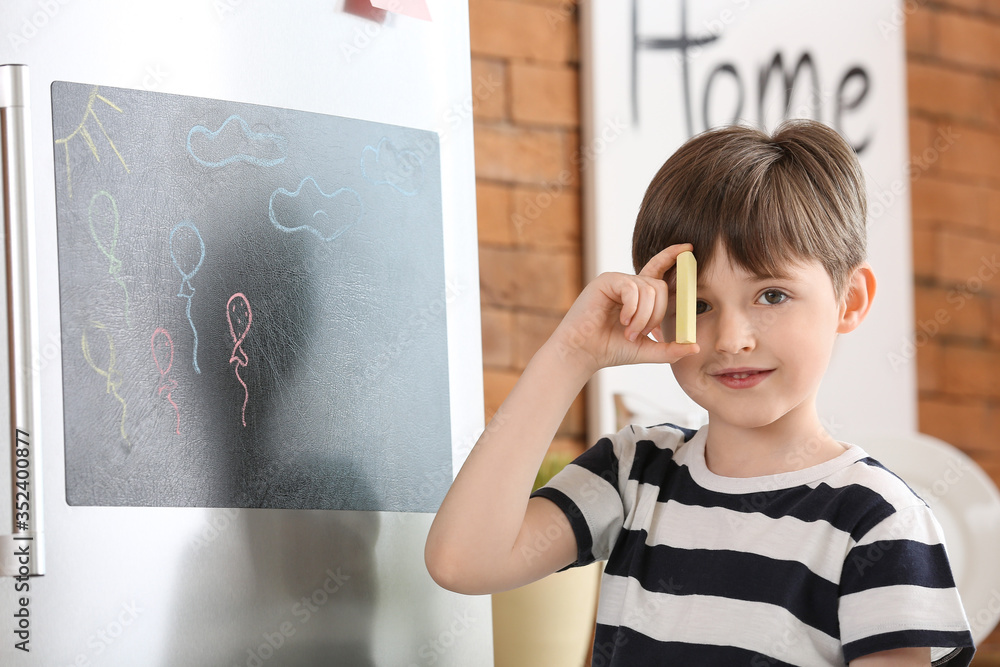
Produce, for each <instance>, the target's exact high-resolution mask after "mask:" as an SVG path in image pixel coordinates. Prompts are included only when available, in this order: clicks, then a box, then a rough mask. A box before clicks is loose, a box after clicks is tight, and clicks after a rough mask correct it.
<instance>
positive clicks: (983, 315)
mask: <svg viewBox="0 0 1000 667" xmlns="http://www.w3.org/2000/svg"><path fill="white" fill-rule="evenodd" d="M914 296H915V304H916V308H915V310H916V318H917V326H916V329H915V332H916V333H917V335H918V336H919V335H921V334H923V336H927V337H930V338H934V337H936V336H938V335H944V336H961V337H964V338H972V339H974V340H980V339H983V338H985V337H986V335H987V331H988V328H989V319H988V318H989V307H990V301H989V299H987V298H984V297H983V296H982V295H979V294H974V293H971V292H968V291H963V290H959V289H954V288H952V289H942V288H926V287H918V288H917V289H916V290H915V293H914Z"/></svg>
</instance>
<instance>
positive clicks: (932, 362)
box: [917, 340, 944, 392]
mask: <svg viewBox="0 0 1000 667" xmlns="http://www.w3.org/2000/svg"><path fill="white" fill-rule="evenodd" d="M943 388H944V380H943V379H942V377H941V346H940V345H938V344H937V341H934V340H931V341H928V342H927V343H926V344H924V345H921V346H920V347H918V348H917V390H918V391H922V392H937V391H941V389H943Z"/></svg>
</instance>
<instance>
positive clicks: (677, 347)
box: [636, 338, 701, 364]
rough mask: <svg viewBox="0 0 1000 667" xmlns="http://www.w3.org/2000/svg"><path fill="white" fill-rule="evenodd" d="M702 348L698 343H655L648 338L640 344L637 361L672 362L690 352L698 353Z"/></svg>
mask: <svg viewBox="0 0 1000 667" xmlns="http://www.w3.org/2000/svg"><path fill="white" fill-rule="evenodd" d="M700 349H701V348H699V347H698V344H697V343H676V342H672V343H654V342H653V341H651V340H649V339H648V338H647V339H646V340H645V341H644V342H643V343H642V345H641V346H640V352H639V355H638V356H639V359H637V360H636V363H654V364H657V363H659V364H672V363H674V362H675V361H677V360H679V359H683V358H684V357H686V356H688V355H690V354H697V353H698V352H699V351H700Z"/></svg>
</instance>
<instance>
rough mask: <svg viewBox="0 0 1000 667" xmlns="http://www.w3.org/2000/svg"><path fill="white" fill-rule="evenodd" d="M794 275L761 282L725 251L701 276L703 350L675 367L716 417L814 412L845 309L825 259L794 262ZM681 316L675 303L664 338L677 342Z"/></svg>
mask: <svg viewBox="0 0 1000 667" xmlns="http://www.w3.org/2000/svg"><path fill="white" fill-rule="evenodd" d="M787 273H788V277H787V278H768V279H764V280H760V279H757V278H755V277H754V276H752V275H751V274H749V273H747V272H746V271H745V270H743V269H742V268H740V267H738V266H735V265H733V264H732V262H731V261H730V259H729V256H728V254H727V253H726V252H725V250H723V249H721V248H719V249H717V251H716V255H715V258H714V259H713V261H712V263H711V265H710V266H709V267H708V269H707V270H706V271H704V272H703V275H701V276H699V279H698V318H697V340H698V345H699V347H700V349H701V351H700V352H698V353H697V354H694V355H690V356H687V357H684V358H683V359H681V360H679V361H677V362H674V363H673V364H672V368H673V372H674V376H675V377H676V378H677V382H678V383H679V384H680V386H681V388H682V389H683V390H684V392H685V393H686V394H687V395H688V396H690V397H691V398H692V399H693V400H694V401H695V402H696V403H698V405H700V406H702V407H703V408H705V409H706V410H708V412H709V417H710V419H711V420H712V422H718V421H720V420H721V421H723V422H727V423H728V424H730V425H732V426H735V427H738V428H756V427H761V426H766V425H768V424H771V423H773V422H776V421H778V420H779V419H781V418H782V417H783V416H785V415H786V414H788V413H790V412H792V411H795V410H797V409H805V410H809V411H812V410H813V409H814V408H813V405H814V402H815V397H816V392H817V390H818V388H819V383H820V380H821V379H822V377H823V374H824V372H825V371H826V368H827V365H828V363H829V361H830V355H831V353H832V351H833V344H834V341H835V340H836V337H837V327H838V323H839V321H840V314H841V309H842V306H841V304H840V303H838V301H837V299H836V297H835V295H834V291H833V283H832V281H831V280H830V276H829V274H828V273H827V272H826V270H825V269H824V268H823V266H822V265H821V264H820V263H819V262H817V261H815V260H813V261H810V262H808V263H802V264H794V265H790V266H789V267H788V268H787ZM671 296H672V295H671ZM674 313H675V311H674V307H673V304H671V305H670V308H669V310H668V312H667V317H666V318H665V319H664V321H663V324H662V325H661V329H662V332H663V335H664V340H673V339H674V326H675V325H674V322H675V317H674Z"/></svg>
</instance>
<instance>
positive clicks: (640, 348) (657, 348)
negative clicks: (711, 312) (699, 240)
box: [549, 243, 698, 374]
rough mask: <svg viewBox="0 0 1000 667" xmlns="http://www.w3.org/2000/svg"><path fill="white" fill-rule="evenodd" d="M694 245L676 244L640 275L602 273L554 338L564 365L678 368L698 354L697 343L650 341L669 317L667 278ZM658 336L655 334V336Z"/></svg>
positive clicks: (594, 369)
mask: <svg viewBox="0 0 1000 667" xmlns="http://www.w3.org/2000/svg"><path fill="white" fill-rule="evenodd" d="M691 249H692V246H691V244H690V243H682V244H678V245H672V246H670V247H668V248H666V249H665V250H662V251H661V252H659V253H658V254H656V255H654V256H653V258H652V259H650V260H649V262H648V263H647V264H646V266H644V267H642V270H641V271H640V272H639V274H638V275H635V276H633V275H629V274H625V273H602V274H601V275H599V276H598V277H597V278H595V279H594V280H593V281H592V282H591V283H590V284H588V285H587V286H586V287H585V288H584V290H583V292H582V293H581V294H580V296H579V297H577V299H576V301H575V302H574V303H573V306H572V307H571V308H570V310H569V312H568V313H567V314H566V317H564V318H563V321H562V322H561V323H560V324H559V326H558V327H557V328H556V331H555V332H554V333H553V334H552V337H551V338H550V339H549V344H552V345H554V346H555V349H556V351H557V352H558V354H559V356H560V357H561V358H563V359H564V360H567V361H571V362H576V363H579V364H581V365H582V369H583V370H584V371H585V372H587V373H589V374H593V373H595V372H597V371H598V370H600V369H601V368H605V367H607V366H621V365H625V364H643V363H673V362H674V361H677V360H678V359H680V358H682V357H685V356H687V355H689V354H694V353H696V352H698V345H697V344H696V343H686V344H685V343H676V342H672V343H665V342H656V341H653V340H650V339H649V338H648V337H647V334H649V333H650V332H651V331H657V330H658V329H659V327H660V323H661V322H662V321H663V318H664V317H666V314H667V303H668V302H669V297H668V289H667V283H666V282H665V281H664V280H663V275H664V274H665V273H666V272H667V270H668V269H670V267H672V266H673V265H674V262H675V261H676V259H677V255H679V254H681V253H682V252H684V251H685V250H691ZM655 335H656V334H654V336H655Z"/></svg>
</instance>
